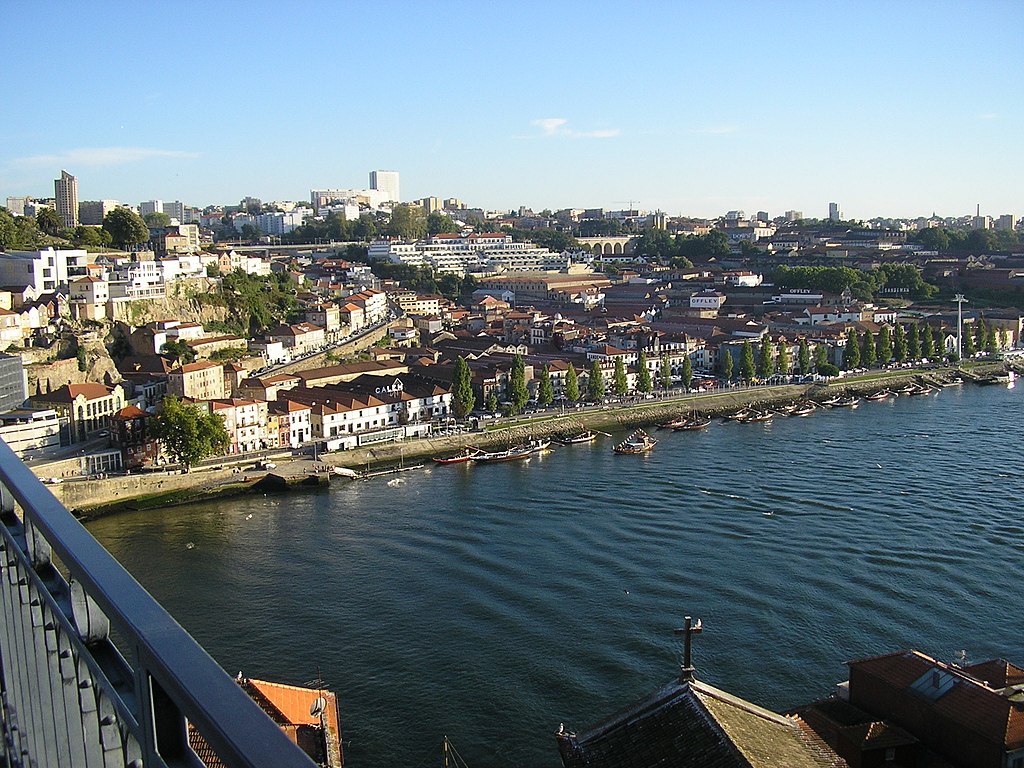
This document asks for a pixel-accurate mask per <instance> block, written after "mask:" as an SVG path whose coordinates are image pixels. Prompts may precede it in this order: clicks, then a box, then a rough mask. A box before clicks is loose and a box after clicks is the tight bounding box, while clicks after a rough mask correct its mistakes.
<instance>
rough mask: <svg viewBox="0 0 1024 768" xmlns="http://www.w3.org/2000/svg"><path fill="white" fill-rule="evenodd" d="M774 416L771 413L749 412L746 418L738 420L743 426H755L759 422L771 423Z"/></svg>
mask: <svg viewBox="0 0 1024 768" xmlns="http://www.w3.org/2000/svg"><path fill="white" fill-rule="evenodd" d="M774 418H775V414H774V413H772V412H771V411H751V412H750V414H749V415H747V416H746V418H743V419H740V421H741V422H742V423H743V424H756V423H757V422H759V421H771V420H772V419H774Z"/></svg>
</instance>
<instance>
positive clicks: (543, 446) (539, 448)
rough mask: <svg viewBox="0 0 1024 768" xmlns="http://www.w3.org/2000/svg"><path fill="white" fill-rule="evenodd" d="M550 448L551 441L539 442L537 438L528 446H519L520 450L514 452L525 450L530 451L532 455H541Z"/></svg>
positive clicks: (527, 444)
mask: <svg viewBox="0 0 1024 768" xmlns="http://www.w3.org/2000/svg"><path fill="white" fill-rule="evenodd" d="M549 447H551V441H550V440H537V439H536V438H535V439H533V440H530V442H528V443H526V445H522V446H519V448H517V449H514V450H519V449H523V450H527V451H529V452H530V453H541V452H543V451H546V450H547V449H548V448H549Z"/></svg>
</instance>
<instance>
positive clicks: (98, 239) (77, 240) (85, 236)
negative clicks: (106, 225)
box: [71, 224, 109, 248]
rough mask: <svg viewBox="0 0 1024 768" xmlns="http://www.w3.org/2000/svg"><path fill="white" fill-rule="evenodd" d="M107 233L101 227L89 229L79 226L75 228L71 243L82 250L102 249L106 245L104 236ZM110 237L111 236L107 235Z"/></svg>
mask: <svg viewBox="0 0 1024 768" xmlns="http://www.w3.org/2000/svg"><path fill="white" fill-rule="evenodd" d="M104 235H107V233H106V232H104V231H103V230H101V229H100V228H99V227H88V226H85V225H81V224H80V225H79V226H77V227H75V229H74V232H73V234H72V235H71V242H73V243H74V244H75V245H77V246H79V247H81V248H100V247H102V246H103V245H104V243H103V236H104ZM107 236H108V237H109V235H107Z"/></svg>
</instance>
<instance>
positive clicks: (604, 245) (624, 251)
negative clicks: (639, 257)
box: [576, 235, 637, 256]
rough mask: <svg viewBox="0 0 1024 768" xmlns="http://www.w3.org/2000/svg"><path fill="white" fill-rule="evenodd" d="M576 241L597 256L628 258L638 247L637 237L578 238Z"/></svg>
mask: <svg viewBox="0 0 1024 768" xmlns="http://www.w3.org/2000/svg"><path fill="white" fill-rule="evenodd" d="M576 240H577V241H578V242H579V243H580V245H583V246H585V247H586V248H587V250H589V251H590V252H591V253H593V254H594V255H595V256H628V255H629V254H631V253H633V248H634V246H636V242H637V236H636V235H607V236H603V237H577V238H576Z"/></svg>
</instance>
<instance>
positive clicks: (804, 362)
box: [797, 336, 811, 376]
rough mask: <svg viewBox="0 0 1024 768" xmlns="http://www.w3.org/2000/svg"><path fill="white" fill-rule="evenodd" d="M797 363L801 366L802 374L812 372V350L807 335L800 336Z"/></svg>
mask: <svg viewBox="0 0 1024 768" xmlns="http://www.w3.org/2000/svg"><path fill="white" fill-rule="evenodd" d="M797 365H799V366H800V375H801V376H806V375H807V374H809V373H810V372H811V350H810V347H808V346H807V337H805V336H801V337H800V351H799V352H797Z"/></svg>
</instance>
